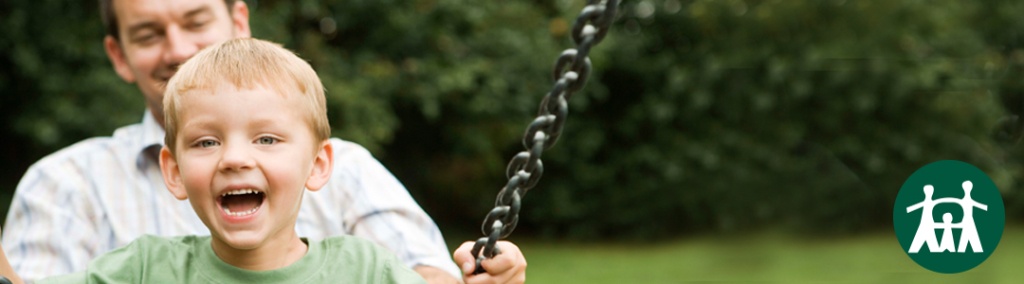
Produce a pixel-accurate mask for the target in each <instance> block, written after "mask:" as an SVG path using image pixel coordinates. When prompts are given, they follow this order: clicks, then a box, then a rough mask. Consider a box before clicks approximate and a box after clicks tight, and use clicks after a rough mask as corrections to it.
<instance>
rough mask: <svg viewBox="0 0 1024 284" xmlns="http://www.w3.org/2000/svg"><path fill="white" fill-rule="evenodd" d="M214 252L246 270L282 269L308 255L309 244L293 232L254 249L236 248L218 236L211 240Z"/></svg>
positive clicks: (225, 260)
mask: <svg viewBox="0 0 1024 284" xmlns="http://www.w3.org/2000/svg"><path fill="white" fill-rule="evenodd" d="M210 243H211V246H212V247H213V253H214V254H216V255H217V258H220V259H221V260H222V261H224V262H225V263H227V264H230V265H231V266H234V267H238V268H241V269H246V270H254V271H266V270H275V269H281V268H284V267H287V266H289V265H291V264H292V263H295V262H296V261H299V259H301V258H302V257H303V256H305V255H306V251H307V250H308V244H306V242H304V241H303V240H302V239H301V238H299V237H298V235H297V234H295V232H292V233H291V234H290V236H289V237H286V238H284V239H282V240H268V241H267V243H266V244H264V245H262V246H260V247H258V248H254V249H236V248H233V247H231V246H229V245H228V244H226V243H224V242H223V241H221V240H218V239H217V237H216V236H214V237H212V238H211V240H210Z"/></svg>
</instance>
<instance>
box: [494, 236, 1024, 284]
mask: <svg viewBox="0 0 1024 284" xmlns="http://www.w3.org/2000/svg"><path fill="white" fill-rule="evenodd" d="M513 240H514V241H516V243H517V244H519V245H520V247H521V248H522V250H523V252H524V253H525V254H526V256H527V259H528V262H529V269H528V270H527V271H528V272H527V279H528V281H529V283H681V282H726V283H731V282H773V283H793V282H797V283H805V282H828V283H834V282H844V283H950V282H952V283H1024V241H1021V240H1024V227H1010V228H1007V229H1006V231H1005V232H1004V234H1003V237H1002V240H1001V241H1000V243H999V246H998V247H997V248H996V250H995V252H994V253H993V254H992V256H990V257H989V258H988V260H986V261H985V262H984V263H982V264H981V265H980V266H978V267H975V268H974V269H972V270H970V271H967V272H964V273H960V274H939V273H935V272H931V271H929V270H927V269H924V268H922V267H920V266H918V265H917V264H916V263H914V261H913V260H911V259H910V258H909V257H907V255H906V253H904V252H903V250H902V248H900V246H899V244H898V243H897V242H896V237H895V235H893V234H892V233H891V232H888V233H886V232H880V233H876V234H870V235H862V236H856V237H842V238H838V239H825V238H813V239H807V238H800V237H791V236H790V237H787V236H783V235H778V234H767V233H763V234H755V235H754V236H730V237H717V236H706V237H695V238H687V239H682V240H678V241H673V242H664V243H658V244H650V245H638V244H628V245H627V244H607V245H603V244H567V243H551V242H540V241H529V240H518V239H516V236H514V235H513Z"/></svg>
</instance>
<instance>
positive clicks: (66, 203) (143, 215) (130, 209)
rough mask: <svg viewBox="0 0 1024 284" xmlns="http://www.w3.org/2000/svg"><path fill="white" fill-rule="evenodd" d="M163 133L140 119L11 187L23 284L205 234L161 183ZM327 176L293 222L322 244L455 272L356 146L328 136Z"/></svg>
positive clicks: (403, 197)
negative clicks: (142, 241) (375, 251)
mask: <svg viewBox="0 0 1024 284" xmlns="http://www.w3.org/2000/svg"><path fill="white" fill-rule="evenodd" d="M163 136H164V130H163V128H162V127H160V125H158V124H157V123H156V121H155V120H154V119H153V118H152V115H150V113H149V112H148V111H147V112H146V114H145V115H144V116H143V120H142V123H139V124H133V125H129V126H125V127H122V128H119V129H117V130H116V131H115V132H114V135H113V136H111V137H98V138H91V139H88V140H85V141H81V142H79V143H76V144H74V145H72V146H70V147H67V148H65V149H62V150H60V151H58V152H56V153H54V154H51V155H49V156H47V157H45V158H43V159H42V160H40V161H38V162H36V163H35V164H34V165H32V166H31V167H30V168H29V169H28V171H27V172H26V173H25V176H24V177H23V178H22V179H21V182H20V183H19V184H18V188H17V191H16V192H15V195H14V199H13V200H12V202H11V207H10V211H9V212H8V213H7V221H6V225H5V227H4V228H3V241H2V242H3V249H4V251H5V252H6V253H7V257H8V258H9V259H10V261H11V264H12V265H13V266H14V270H15V271H16V272H17V273H18V274H19V275H20V276H21V277H22V278H24V279H26V280H29V281H31V280H35V279H40V278H43V277H47V276H53V275H61V274H67V273H71V272H75V271H81V270H84V269H85V267H86V265H87V264H88V262H89V261H90V260H92V259H93V258H96V257H97V256H99V255H101V254H103V253H106V252H108V251H111V250H113V249H116V248H118V247H121V246H124V245H126V244H128V243H130V242H131V241H133V240H135V239H136V238H138V237H140V236H142V235H145V234H151V235H158V236H181V235H209V234H210V232H209V229H207V228H206V226H205V225H203V223H202V221H200V220H199V217H197V216H196V214H195V211H193V210H192V206H191V205H190V204H189V202H188V201H187V200H177V199H175V198H174V196H172V195H171V193H170V192H169V191H168V190H167V188H166V186H165V185H164V181H163V176H162V175H161V173H160V165H159V161H158V160H157V154H158V152H159V149H160V147H161V144H162V142H163ZM331 143H332V145H333V147H334V172H333V174H332V176H331V179H330V181H329V182H328V183H327V185H326V186H324V187H323V188H322V189H321V190H319V191H307V192H305V194H304V196H303V200H302V207H301V209H300V211H299V217H298V220H297V221H296V224H295V230H296V232H297V233H298V235H299V236H302V237H306V238H308V239H310V240H312V241H319V240H322V239H324V238H327V237H330V236H338V235H343V234H348V235H355V236H360V237H364V238H367V239H369V240H372V241H374V242H376V243H378V244H380V245H381V246H384V247H385V248H387V249H389V250H391V251H392V252H394V253H395V254H396V255H397V256H398V258H399V259H400V260H401V261H402V262H403V263H405V264H406V265H408V266H410V267H413V266H417V265H427V266H432V267H437V268H441V269H443V270H445V271H447V272H448V273H451V274H452V275H453V276H454V277H455V278H456V279H459V278H461V273H460V272H459V269H458V267H456V266H455V263H454V262H452V260H451V257H450V256H449V255H448V247H447V246H446V245H445V242H444V239H443V238H442V236H441V232H440V230H439V229H438V228H437V225H436V224H434V221H433V220H431V219H430V217H429V216H428V215H427V214H426V212H424V211H423V209H421V208H420V207H419V205H418V204H417V203H416V201H414V200H413V199H412V197H411V196H410V195H409V192H408V191H406V189H405V187H404V186H403V185H402V184H401V183H400V182H399V181H398V180H397V179H396V178H395V177H394V176H393V175H391V173H390V172H388V170H387V169H385V168H384V166H383V165H381V164H380V162H378V161H377V160H376V159H374V158H373V156H372V155H371V154H370V153H369V151H367V150H366V149H365V148H363V147H362V146H359V145H357V144H355V143H351V142H347V141H343V140H341V139H337V138H332V139H331Z"/></svg>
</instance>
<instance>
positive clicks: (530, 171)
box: [471, 0, 619, 273]
mask: <svg viewBox="0 0 1024 284" xmlns="http://www.w3.org/2000/svg"><path fill="white" fill-rule="evenodd" d="M618 7H619V1H618V0H588V1H587V6H586V7H583V11H582V12H580V15H579V16H578V17H576V22H574V23H573V26H572V39H573V42H575V43H576V48H570V49H566V50H565V51H563V52H562V54H561V55H560V56H558V59H557V60H556V61H555V68H554V70H552V72H551V73H552V77H554V79H555V85H554V87H552V88H551V91H550V92H548V93H547V95H545V96H544V99H543V100H542V101H541V103H540V109H539V110H538V114H537V118H536V119H534V120H533V122H532V123H530V126H529V127H527V128H526V134H524V135H523V146H524V147H525V148H526V150H523V151H522V152H519V153H518V154H516V155H515V157H512V161H511V162H510V163H509V164H508V168H507V169H506V171H505V175H506V176H507V177H508V183H507V184H505V187H503V188H502V189H501V191H500V192H498V197H497V200H496V201H495V202H494V209H492V210H491V212H490V213H488V214H487V217H486V218H484V223H483V226H482V228H481V230H483V233H484V236H485V237H482V238H480V239H478V240H477V241H476V244H474V245H473V250H472V251H471V252H472V254H473V255H474V256H476V271H475V272H474V273H482V272H484V270H483V268H482V267H481V266H480V262H481V261H483V260H484V259H489V258H492V257H494V256H495V255H497V254H499V253H500V252H499V251H498V248H497V247H495V244H496V243H497V242H498V240H499V239H504V238H507V237H508V236H509V235H510V234H512V230H515V228H516V224H517V223H518V222H519V209H520V206H521V205H522V198H523V195H525V194H526V192H527V191H529V190H530V189H531V188H533V187H534V186H536V185H537V182H538V181H540V176H541V175H542V174H543V173H544V164H543V163H541V160H540V156H541V154H543V153H544V150H545V149H549V148H551V146H553V145H555V142H557V141H558V137H559V136H560V135H561V134H562V126H563V125H565V119H566V117H567V116H568V115H569V104H568V100H569V98H570V97H572V94H573V93H574V92H576V91H579V90H580V89H582V88H583V85H584V84H585V83H586V82H587V76H589V75H590V58H589V57H588V55H589V54H590V48H591V47H593V46H594V45H596V44H598V43H599V42H601V40H602V39H604V36H605V35H607V34H608V29H609V27H610V26H611V23H612V21H614V20H615V13H616V12H617V10H618ZM481 250H482V253H481Z"/></svg>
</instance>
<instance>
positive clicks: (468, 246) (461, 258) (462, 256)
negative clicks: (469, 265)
mask: <svg viewBox="0 0 1024 284" xmlns="http://www.w3.org/2000/svg"><path fill="white" fill-rule="evenodd" d="M473 244H474V243H473V242H464V243H462V245H460V246H459V248H458V249H455V253H453V254H452V258H454V259H455V263H459V264H462V263H465V262H467V261H475V259H476V258H474V257H473V254H472V253H471V252H470V251H471V250H473Z"/></svg>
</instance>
